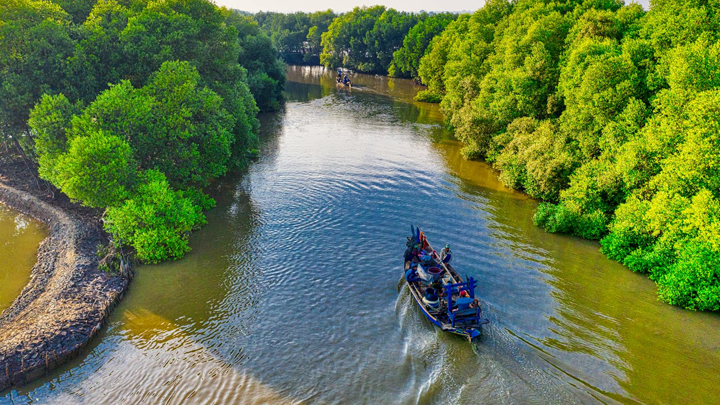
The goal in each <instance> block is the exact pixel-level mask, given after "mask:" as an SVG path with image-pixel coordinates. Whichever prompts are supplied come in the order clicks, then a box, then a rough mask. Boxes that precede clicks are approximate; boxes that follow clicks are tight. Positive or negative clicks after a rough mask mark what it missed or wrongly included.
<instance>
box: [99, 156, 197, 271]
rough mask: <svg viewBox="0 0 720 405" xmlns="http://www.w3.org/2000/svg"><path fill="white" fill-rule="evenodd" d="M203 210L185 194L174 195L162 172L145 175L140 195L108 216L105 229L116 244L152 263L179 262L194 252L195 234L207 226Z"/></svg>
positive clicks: (113, 208)
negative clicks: (192, 240) (191, 240)
mask: <svg viewBox="0 0 720 405" xmlns="http://www.w3.org/2000/svg"><path fill="white" fill-rule="evenodd" d="M205 222H206V221H205V216H204V215H203V213H202V206H200V205H196V204H195V202H194V201H193V198H191V197H189V196H188V195H187V194H186V193H183V192H182V191H173V190H172V189H171V188H170V185H169V183H168V181H167V179H166V178H165V175H163V174H162V173H161V172H159V171H156V170H149V171H147V172H145V173H144V174H143V176H142V179H141V180H140V184H139V185H138V187H137V189H136V193H135V194H134V195H133V196H132V197H131V198H129V199H127V200H126V201H124V203H123V204H122V205H120V206H118V207H110V208H108V209H107V212H106V214H105V229H106V230H107V231H108V232H109V233H110V234H112V235H113V237H114V238H115V240H117V241H121V242H122V243H127V244H130V245H132V246H133V247H134V248H135V251H136V253H137V257H138V258H139V259H140V260H142V261H145V262H148V263H158V262H161V261H163V260H167V259H177V258H180V257H182V256H183V255H184V254H185V253H187V252H188V251H189V250H190V247H189V246H188V238H189V236H190V232H191V231H192V230H195V229H198V228H199V227H200V226H202V225H204V224H205Z"/></svg>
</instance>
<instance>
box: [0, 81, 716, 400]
mask: <svg viewBox="0 0 720 405" xmlns="http://www.w3.org/2000/svg"><path fill="white" fill-rule="evenodd" d="M332 74H333V72H327V71H325V70H324V69H321V68H308V67H303V68H301V67H291V68H289V70H288V84H287V91H288V103H287V106H286V107H285V110H284V111H283V112H280V113H277V114H269V115H264V116H263V117H262V128H263V129H262V135H261V142H262V145H261V157H260V159H259V160H258V161H257V162H255V163H253V164H252V165H251V166H250V167H249V168H248V170H247V171H246V172H245V173H241V174H239V175H237V176H235V177H233V178H227V179H224V180H223V181H222V182H221V183H219V184H217V185H216V186H215V187H213V189H212V193H213V196H214V197H215V198H216V200H217V207H216V208H215V209H214V210H212V211H210V212H209V213H208V222H209V223H208V225H207V226H206V227H205V228H203V229H202V230H200V231H199V232H197V233H196V234H194V235H193V237H192V248H193V251H192V252H191V253H190V254H188V256H187V257H186V258H184V259H183V260H180V261H176V262H170V263H165V264H162V265H158V266H143V267H140V268H139V269H137V277H136V278H135V280H134V281H133V284H132V285H131V290H130V291H129V294H128V295H127V296H126V297H125V299H124V300H123V302H122V303H121V305H120V306H119V307H118V308H117V309H116V310H115V312H114V313H113V315H112V317H111V320H110V323H109V326H108V328H107V329H106V330H105V331H104V332H103V333H102V334H101V335H100V337H99V338H97V339H96V340H95V343H94V345H93V346H92V347H91V348H90V349H89V350H88V351H87V354H86V355H84V356H82V357H81V358H78V359H76V360H74V361H73V362H72V363H71V364H68V365H67V366H65V367H64V368H63V369H61V370H58V371H57V372H55V373H53V374H52V375H50V376H48V377H46V378H45V379H44V380H41V381H38V382H37V383H35V384H33V385H31V386H28V387H24V388H23V389H21V390H18V391H13V392H6V393H5V394H4V397H0V402H14V403H28V402H30V403H35V402H37V403H85V404H99V403H109V404H117V403H152V404H156V403H163V404H165V403H169V404H172V403H208V404H210V403H216V404H236V403H274V402H277V403H284V402H305V403H333V404H334V403H337V404H347V403H368V404H377V403H401V404H413V403H422V404H435V403H437V404H448V403H461V404H478V403H492V404H502V403H515V404H525V403H543V404H547V403H552V404H563V403H596V402H603V403H615V402H620V403H638V402H639V403H651V404H654V403H692V404H700V403H708V404H710V403H717V402H718V400H720V317H719V316H717V315H716V314H703V313H694V312H690V311H682V310H679V309H677V308H674V307H670V306H667V305H665V304H662V303H660V302H658V301H657V299H656V295H655V287H654V285H653V283H652V282H651V281H649V280H648V279H647V278H645V277H644V276H642V275H638V274H634V273H632V272H631V271H629V270H627V269H626V268H624V267H622V266H620V265H618V264H617V263H614V262H612V261H609V260H607V259H605V258H604V257H603V256H602V255H601V254H600V253H599V251H598V245H597V244H596V243H591V242H587V241H583V240H580V239H577V238H570V237H565V236H561V235H552V234H547V233H544V232H543V231H542V230H541V229H539V228H537V227H535V226H533V224H532V219H531V218H532V214H533V211H534V209H535V207H536V205H537V203H536V202H535V201H533V200H530V199H528V198H527V197H526V196H524V195H523V194H522V193H518V192H514V191H512V190H509V189H507V188H505V187H503V186H502V185H501V184H500V183H499V182H498V180H497V177H496V174H495V173H494V172H493V171H492V169H491V168H490V167H488V165H486V164H484V163H481V162H469V161H465V160H463V159H462V158H461V157H460V155H459V149H460V145H459V144H458V143H457V142H456V141H454V140H452V138H451V136H450V135H449V134H448V133H447V132H446V131H445V130H444V129H443V126H442V116H441V114H440V113H439V110H438V109H437V106H436V105H429V104H423V103H413V102H412V96H413V95H414V94H415V92H416V91H417V88H416V86H414V85H413V84H412V83H411V82H409V81H406V80H392V79H387V78H384V77H375V76H364V75H356V76H355V77H354V78H353V79H354V83H355V84H356V86H355V87H354V88H352V89H347V88H344V87H336V85H335V82H334V80H333V78H332ZM411 223H414V224H416V225H419V226H421V227H422V228H423V229H424V230H425V231H426V233H427V235H428V236H429V237H430V240H431V241H432V242H433V243H434V244H437V245H442V244H445V243H450V244H451V246H452V247H453V250H454V252H455V258H454V263H455V264H456V267H457V268H458V269H460V271H461V273H463V274H467V275H471V276H473V277H475V278H476V279H478V280H480V288H479V293H480V296H481V297H482V299H483V305H484V310H485V312H486V314H487V315H488V316H489V318H490V320H491V324H490V325H489V327H487V328H486V329H485V332H486V334H485V336H484V337H483V339H482V341H481V342H480V344H479V345H478V346H477V347H476V348H475V350H473V347H471V345H470V344H469V343H468V342H467V341H466V340H463V339H461V338H459V337H456V336H453V335H448V334H445V333H443V332H440V331H438V330H436V329H434V328H433V327H432V326H431V325H430V324H429V323H428V322H427V321H425V319H424V318H423V317H422V314H421V313H420V311H419V310H418V309H417V308H416V307H415V305H414V302H413V301H412V299H411V297H410V295H409V293H408V291H407V289H404V288H403V289H401V290H400V291H399V292H398V281H399V280H400V276H401V264H402V263H401V262H402V253H403V251H404V242H405V236H406V234H407V233H409V229H410V224H411ZM3 260H4V258H3Z"/></svg>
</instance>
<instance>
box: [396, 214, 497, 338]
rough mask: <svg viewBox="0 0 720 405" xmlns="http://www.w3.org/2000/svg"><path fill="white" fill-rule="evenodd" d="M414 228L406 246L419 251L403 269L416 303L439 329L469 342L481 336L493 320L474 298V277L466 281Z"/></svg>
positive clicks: (475, 284)
mask: <svg viewBox="0 0 720 405" xmlns="http://www.w3.org/2000/svg"><path fill="white" fill-rule="evenodd" d="M411 229H412V236H410V237H409V238H407V244H406V246H407V247H408V249H410V251H415V252H416V253H417V254H412V256H413V258H412V259H411V260H405V261H404V267H403V268H404V278H405V282H406V283H407V285H408V288H409V289H410V292H411V293H412V295H413V298H415V302H417V304H418V306H419V307H420V309H421V310H422V312H423V314H425V317H426V318H427V319H428V320H430V322H432V323H433V324H434V325H435V326H437V327H438V328H440V329H442V330H444V331H446V332H450V333H454V334H457V335H460V336H464V337H466V338H468V339H469V340H470V341H473V340H475V339H477V338H479V337H480V335H481V334H482V329H481V328H482V325H485V324H487V323H490V321H488V320H487V319H485V318H484V317H483V313H482V309H481V308H480V302H479V300H477V299H475V287H476V286H477V282H476V281H475V279H474V278H472V277H468V278H467V281H463V279H462V277H460V274H458V272H457V271H456V270H455V268H454V267H453V266H452V265H451V264H449V263H447V264H446V263H443V262H442V260H441V259H440V255H438V253H437V252H435V250H434V249H433V248H432V246H431V245H430V242H429V241H428V240H427V237H426V236H425V234H424V233H423V232H421V231H420V229H419V228H415V227H411ZM408 252H409V251H406V253H408ZM406 259H407V256H406Z"/></svg>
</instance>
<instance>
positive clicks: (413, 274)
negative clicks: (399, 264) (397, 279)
mask: <svg viewBox="0 0 720 405" xmlns="http://www.w3.org/2000/svg"><path fill="white" fill-rule="evenodd" d="M405 280H407V281H408V282H409V283H416V282H420V281H422V278H420V276H418V274H417V264H414V265H413V266H412V267H410V268H409V269H408V271H406V272H405Z"/></svg>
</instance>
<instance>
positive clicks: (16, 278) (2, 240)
mask: <svg viewBox="0 0 720 405" xmlns="http://www.w3.org/2000/svg"><path fill="white" fill-rule="evenodd" d="M46 236H47V230H46V229H45V228H44V227H43V226H42V224H41V223H39V222H37V221H35V220H33V219H32V218H29V217H27V216H25V215H23V214H20V213H19V212H17V211H12V210H10V209H8V208H6V207H5V206H4V205H2V204H0V312H2V311H3V310H4V309H5V308H7V307H9V306H10V304H12V303H13V301H14V300H15V298H16V297H17V296H18V295H19V294H20V291H22V289H23V288H24V287H25V285H26V284H27V283H28V281H30V270H31V269H32V266H33V265H34V264H35V261H36V259H37V250H38V246H39V245H40V242H41V241H42V240H43V239H45V237H46Z"/></svg>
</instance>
